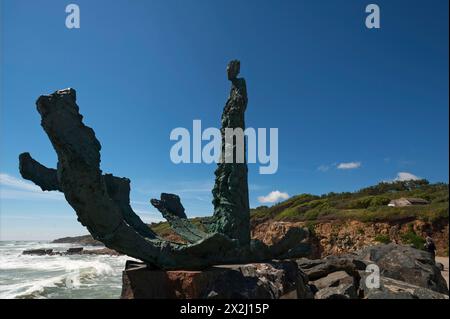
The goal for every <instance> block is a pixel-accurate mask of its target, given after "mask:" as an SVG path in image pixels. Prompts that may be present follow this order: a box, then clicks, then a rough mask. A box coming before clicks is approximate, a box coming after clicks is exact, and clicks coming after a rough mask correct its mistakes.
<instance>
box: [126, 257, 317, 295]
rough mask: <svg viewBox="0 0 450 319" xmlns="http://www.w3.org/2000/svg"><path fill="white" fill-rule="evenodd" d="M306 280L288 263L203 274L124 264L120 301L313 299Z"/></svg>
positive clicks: (221, 268)
mask: <svg viewBox="0 0 450 319" xmlns="http://www.w3.org/2000/svg"><path fill="white" fill-rule="evenodd" d="M312 296H313V294H312V292H311V290H310V288H309V286H308V285H307V278H306V276H305V275H304V273H303V272H302V271H301V270H300V269H299V268H298V267H297V265H296V263H295V262H291V261H272V262H268V263H252V264H242V265H224V266H214V267H210V268H208V269H205V270H203V271H185V270H178V271H177V270H174V271H161V270H155V269H150V268H148V267H147V266H145V265H144V264H142V263H136V262H127V265H126V269H125V271H124V272H123V287H122V296H121V297H122V298H123V299H163V298H169V299H174V298H177V299H230V298H231V299H280V298H281V299H283V298H289V299H291V298H294V299H295V298H300V299H306V298H312Z"/></svg>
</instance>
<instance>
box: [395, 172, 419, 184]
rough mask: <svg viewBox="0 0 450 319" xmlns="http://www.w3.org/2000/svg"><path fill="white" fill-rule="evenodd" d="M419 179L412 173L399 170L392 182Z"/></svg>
mask: <svg viewBox="0 0 450 319" xmlns="http://www.w3.org/2000/svg"><path fill="white" fill-rule="evenodd" d="M419 179H421V178H420V177H417V176H416V175H414V174H411V173H408V172H400V173H398V174H397V177H396V178H395V179H394V182H404V181H417V180H419Z"/></svg>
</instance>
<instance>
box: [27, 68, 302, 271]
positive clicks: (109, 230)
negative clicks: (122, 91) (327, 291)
mask: <svg viewBox="0 0 450 319" xmlns="http://www.w3.org/2000/svg"><path fill="white" fill-rule="evenodd" d="M238 74H239V62H238V61H232V62H230V64H229V66H228V79H229V80H230V81H231V82H232V87H231V93H230V97H229V99H228V101H227V103H226V106H225V109H224V112H223V116H222V130H224V129H226V128H242V129H243V128H245V123H244V112H245V109H246V106H247V92H246V86H245V81H244V79H239V78H237V75H238ZM36 104H37V110H38V112H39V113H40V115H41V119H42V121H41V125H42V127H43V129H44V130H45V132H46V133H47V135H48V137H49V139H50V141H51V143H52V145H53V147H54V149H55V151H56V153H57V155H58V164H57V168H56V169H51V168H47V167H45V166H43V165H41V164H40V163H38V162H37V161H35V160H34V159H33V158H32V157H31V155H30V154H28V153H23V154H21V155H20V156H19V162H20V164H19V169H20V173H21V175H22V177H23V178H25V179H28V180H30V181H33V182H34V183H35V184H36V185H38V186H40V187H41V188H42V190H44V191H60V192H62V193H64V196H65V198H66V200H67V202H68V203H69V204H70V205H71V206H72V207H73V209H74V210H75V212H76V214H77V216H78V221H79V222H80V223H81V224H82V225H84V226H85V227H86V228H87V229H88V231H89V232H90V233H91V234H92V236H93V237H94V238H95V239H97V240H99V241H101V242H103V243H104V244H105V246H107V247H108V248H111V249H114V250H116V251H118V252H121V253H123V254H127V255H129V256H131V257H135V258H137V259H140V260H142V261H144V262H146V263H147V264H149V265H151V266H153V267H157V268H162V269H201V268H205V267H208V266H211V265H214V264H225V263H246V262H257V261H263V260H267V259H271V258H289V257H298V256H304V255H306V254H308V253H309V245H308V244H306V243H303V242H302V241H303V240H304V239H305V238H306V237H307V231H306V230H304V229H293V230H291V231H289V232H288V233H287V234H286V236H285V237H284V238H283V239H282V240H281V241H280V242H279V243H277V244H275V245H273V246H270V247H268V246H266V245H265V244H263V243H262V242H260V241H257V240H250V227H249V224H250V216H249V204H248V183H247V165H246V164H245V163H220V164H219V166H218V168H217V170H216V183H215V186H214V190H213V195H214V201H213V204H214V215H213V217H212V221H211V224H210V225H209V227H208V229H209V231H208V232H205V231H204V230H201V229H199V228H198V227H197V226H195V225H194V224H192V223H191V222H190V221H189V220H188V219H187V216H186V213H185V211H184V208H183V206H182V204H181V202H180V198H179V197H178V196H177V195H174V194H162V195H161V199H160V200H156V199H153V200H151V203H152V205H154V206H155V207H156V208H157V209H158V210H159V211H160V212H161V213H162V215H163V216H164V217H165V218H166V219H167V220H168V222H169V224H170V225H171V227H172V228H173V229H174V230H175V231H176V232H177V233H178V234H179V235H180V236H181V237H182V238H184V239H185V240H186V241H187V242H188V243H187V244H180V243H174V242H170V241H167V240H164V239H162V238H159V237H158V236H157V235H156V234H155V233H154V232H153V231H152V230H150V228H149V227H148V225H146V224H145V223H144V222H142V220H141V219H140V218H139V216H138V215H137V214H135V212H134V211H133V209H132V208H131V206H130V198H129V196H130V180H129V179H127V178H119V177H115V176H113V175H111V174H103V173H102V171H101V169H100V149H101V145H100V142H99V141H98V140H97V138H96V137H95V133H94V131H93V130H92V129H91V128H90V127H87V126H85V125H84V123H83V121H82V120H83V116H82V115H81V114H80V113H79V107H78V105H77V104H76V92H75V90H73V89H65V90H60V91H56V92H55V93H53V94H50V95H46V96H41V97H40V98H39V99H38V100H37V102H36ZM222 136H223V134H222ZM223 150H224V149H223ZM222 156H224V154H222Z"/></svg>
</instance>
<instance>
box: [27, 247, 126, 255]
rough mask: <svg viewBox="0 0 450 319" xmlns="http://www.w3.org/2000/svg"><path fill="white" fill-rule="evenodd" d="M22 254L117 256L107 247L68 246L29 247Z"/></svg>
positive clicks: (116, 253) (115, 252)
mask: <svg viewBox="0 0 450 319" xmlns="http://www.w3.org/2000/svg"><path fill="white" fill-rule="evenodd" d="M22 254H23V255H33V256H63V255H109V256H119V255H121V254H119V253H118V252H117V251H115V250H113V249H109V248H100V249H84V248H83V247H74V248H69V249H67V250H66V251H63V252H61V251H54V250H53V249H49V248H40V249H30V250H24V251H23V252H22Z"/></svg>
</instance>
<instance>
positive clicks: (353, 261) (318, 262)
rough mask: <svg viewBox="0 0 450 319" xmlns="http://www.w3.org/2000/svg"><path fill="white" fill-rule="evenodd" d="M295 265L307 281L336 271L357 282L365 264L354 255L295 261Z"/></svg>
mask: <svg viewBox="0 0 450 319" xmlns="http://www.w3.org/2000/svg"><path fill="white" fill-rule="evenodd" d="M297 264H298V266H299V267H300V269H302V270H303V271H304V272H305V274H306V275H307V276H308V278H309V280H312V281H314V280H317V279H319V278H322V277H325V276H327V275H328V274H330V273H332V272H336V271H345V272H346V273H347V274H349V275H351V276H353V277H355V278H357V279H358V280H359V271H360V270H365V269H366V267H367V264H368V263H366V262H365V261H363V260H360V259H358V258H357V256H355V255H351V254H348V255H342V256H328V257H325V258H324V259H315V260H310V259H307V258H300V259H297Z"/></svg>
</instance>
